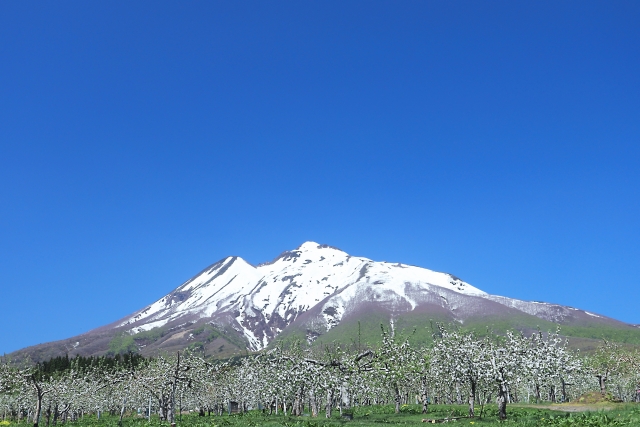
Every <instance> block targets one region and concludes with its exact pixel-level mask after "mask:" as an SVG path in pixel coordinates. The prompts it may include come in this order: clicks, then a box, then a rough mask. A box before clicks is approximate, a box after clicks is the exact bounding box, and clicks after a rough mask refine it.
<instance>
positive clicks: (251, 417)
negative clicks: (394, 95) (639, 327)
mask: <svg viewBox="0 0 640 427" xmlns="http://www.w3.org/2000/svg"><path fill="white" fill-rule="evenodd" d="M420 408H421V407H420V406H419V405H403V406H402V411H401V413H400V414H394V408H393V405H375V406H356V407H354V408H353V415H354V418H353V420H347V419H344V418H341V417H340V415H339V413H338V411H335V412H334V416H333V417H332V418H331V419H325V418H324V415H323V414H322V413H321V414H320V415H319V417H318V418H311V417H309V416H308V414H306V415H305V416H303V417H293V416H283V415H275V414H273V415H269V414H267V413H263V412H261V411H250V412H248V413H245V414H233V415H230V416H229V415H226V414H225V415H223V416H205V417H199V416H197V414H188V415H187V414H185V415H182V417H181V418H180V417H179V418H178V419H177V420H176V421H177V425H178V427H340V426H354V427H374V426H379V425H381V424H384V425H398V426H399V425H416V426H418V425H424V424H423V423H422V422H421V421H422V419H423V418H430V419H444V418H451V417H464V416H465V415H466V413H467V407H466V406H464V405H462V406H459V405H430V407H429V413H428V414H427V415H423V414H421V413H420V412H421V411H420ZM478 409H479V408H478ZM478 412H479V411H478ZM496 415H497V407H496V406H495V405H489V406H488V407H485V408H484V416H483V417H482V418H479V417H476V418H473V419H469V418H461V419H458V420H455V423H454V425H460V426H462V425H464V426H469V427H477V426H486V427H493V426H495V427H498V426H504V425H511V426H514V427H583V426H584V427H609V426H640V409H639V408H638V407H637V405H636V406H635V407H633V406H628V407H626V408H622V409H620V410H618V411H610V412H595V413H594V412H591V413H589V412H585V413H562V412H555V411H549V410H544V409H540V408H536V407H512V408H510V409H509V411H508V415H509V419H508V420H507V421H504V422H499V421H497V420H496ZM447 424H450V423H447ZM11 425H15V426H20V425H22V426H24V425H25V424H24V423H23V424H19V423H18V424H11ZM117 426H118V416H109V415H108V414H106V413H103V416H102V417H101V418H100V420H97V419H96V417H95V416H85V417H84V419H81V420H79V421H77V422H69V423H68V427H117ZM123 427H169V423H167V422H161V421H159V420H158V419H157V418H156V417H152V420H151V422H150V423H149V422H148V421H147V419H146V418H142V417H136V416H127V417H125V418H124V420H123Z"/></svg>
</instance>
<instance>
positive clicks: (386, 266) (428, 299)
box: [16, 242, 640, 359]
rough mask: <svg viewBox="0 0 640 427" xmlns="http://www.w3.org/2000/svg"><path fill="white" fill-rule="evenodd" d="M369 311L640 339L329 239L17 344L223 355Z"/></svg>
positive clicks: (223, 268) (308, 334)
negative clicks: (68, 331) (61, 336)
mask: <svg viewBox="0 0 640 427" xmlns="http://www.w3.org/2000/svg"><path fill="white" fill-rule="evenodd" d="M371 312H375V313H377V314H379V317H380V319H382V320H384V319H386V321H393V319H394V318H401V317H403V316H404V318H415V321H414V322H416V323H417V324H420V322H423V323H424V322H426V321H427V320H426V319H427V318H429V317H434V316H436V317H438V318H440V319H442V320H443V321H447V322H452V323H456V324H458V325H460V326H465V327H471V326H473V325H474V324H476V325H477V324H482V323H483V322H487V321H488V319H498V320H496V321H499V322H502V323H504V322H507V323H508V322H511V323H512V324H513V327H514V328H520V329H523V328H524V329H526V328H531V327H532V326H531V324H533V323H535V322H536V320H535V319H539V322H540V323H542V324H545V325H548V326H549V325H551V324H556V325H563V326H564V327H569V328H573V330H574V331H577V332H575V333H577V334H578V335H579V336H580V335H583V336H582V338H584V339H597V338H598V337H597V336H596V335H597V333H598V330H599V329H598V328H600V329H602V328H604V329H607V328H609V329H611V330H616V331H618V330H621V331H624V334H626V335H624V334H623V335H624V337H626V338H625V339H627V340H629V339H632V340H637V342H638V343H639V344H640V329H639V328H638V327H637V326H634V325H630V324H626V323H624V322H620V321H618V320H615V319H612V318H609V317H606V316H601V315H599V314H595V313H591V312H588V311H585V310H581V309H577V308H573V307H567V306H562V305H559V304H551V303H544V302H537V301H523V300H518V299H514V298H509V297H503V296H499V295H491V294H488V293H486V292H484V291H482V290H480V289H478V288H476V287H474V286H472V285H471V284H469V283H467V282H464V281H463V280H461V279H460V278H458V277H456V276H454V275H452V274H449V273H442V272H437V271H433V270H429V269H426V268H422V267H417V266H411V265H407V264H402V263H390V262H385V261H373V260H370V259H368V258H365V257H356V256H352V255H349V254H348V253H346V252H344V251H342V250H340V249H338V248H336V247H333V246H329V245H321V244H318V243H315V242H305V243H303V244H302V245H300V246H299V247H298V248H296V249H294V250H290V251H284V252H282V253H281V254H280V255H278V256H277V257H276V258H274V259H273V260H272V261H269V262H265V263H261V264H258V265H255V266H254V265H252V264H250V263H249V262H247V261H246V260H244V259H243V258H241V257H239V256H228V257H225V258H222V259H221V260H219V261H217V262H215V263H213V264H211V265H209V266H208V267H206V268H204V269H203V270H201V271H200V272H199V273H198V274H196V275H194V276H193V277H191V278H190V279H189V280H187V281H185V282H184V283H182V284H181V285H180V286H178V287H177V288H175V289H174V290H173V291H171V292H170V293H168V294H167V295H165V296H164V297H162V298H160V299H158V300H156V301H155V302H153V303H151V304H149V305H147V306H145V307H144V308H142V309H140V310H138V311H136V312H134V313H132V314H131V315H127V316H125V317H123V318H122V319H120V320H118V321H116V322H112V323H110V324H108V325H104V326H101V327H99V328H96V329H93V330H91V331H89V332H87V333H85V334H82V335H79V336H77V337H72V338H70V339H68V340H62V341H60V342H56V343H45V344H40V345H38V346H34V347H30V348H27V349H23V350H20V351H18V352H16V353H17V354H21V355H23V356H24V355H26V354H29V355H31V357H32V359H34V358H35V359H39V358H41V357H45V356H44V355H45V354H48V355H60V354H64V353H65V352H66V353H71V354H73V353H75V354H82V355H93V354H95V355H98V354H104V353H106V352H109V351H111V352H118V351H122V350H132V351H140V352H142V353H143V354H154V353H157V352H160V351H173V350H177V349H181V348H184V347H189V346H191V347H194V346H195V348H200V347H198V346H199V345H200V346H201V347H202V350H203V351H204V352H206V351H207V349H208V350H209V352H210V353H212V352H213V353H215V355H217V356H224V355H229V354H236V353H238V352H242V351H247V350H250V351H260V350H262V349H264V348H266V347H267V346H269V345H270V343H272V342H273V341H274V340H275V339H277V338H278V337H279V336H281V335H282V334H283V333H285V335H286V333H291V332H292V331H298V332H299V333H301V334H302V335H304V337H305V338H306V339H307V341H308V342H309V343H310V344H311V343H313V342H314V341H315V340H316V339H318V338H319V337H322V336H325V335H327V336H331V332H332V330H334V329H336V328H338V327H339V326H341V325H342V326H343V327H342V328H339V329H338V330H341V329H345V328H347V329H348V327H347V326H345V325H347V324H348V323H349V322H354V321H358V320H357V318H358V315H359V314H358V313H361V314H360V316H363V315H364V314H368V313H371ZM421 319H423V320H421ZM509 319H511V320H509ZM516 319H520V320H518V321H516ZM343 322H345V323H344V324H343ZM518 322H520V323H518ZM524 324H526V328H525V326H524ZM369 326H371V325H369ZM376 328H377V329H378V330H379V327H378V326H376ZM580 328H582V329H580ZM334 332H335V331H334ZM636 334H637V337H636ZM334 335H335V333H334ZM584 335H588V336H584ZM117 337H119V338H117ZM116 338H117V339H116ZM114 340H115V341H117V342H118V343H120V344H117V345H116V344H114ZM118 340H119V341H118ZM122 343H125V344H126V345H125V344H122ZM119 345H120V346H123V347H122V348H120V347H118V346H119ZM212 350H213V351H212ZM33 355H36V356H35V357H34V356H33Z"/></svg>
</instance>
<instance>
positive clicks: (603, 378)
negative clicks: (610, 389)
mask: <svg viewBox="0 0 640 427" xmlns="http://www.w3.org/2000/svg"><path fill="white" fill-rule="evenodd" d="M596 378H598V383H599V384H600V393H602V395H603V396H604V395H605V394H607V377H606V375H596Z"/></svg>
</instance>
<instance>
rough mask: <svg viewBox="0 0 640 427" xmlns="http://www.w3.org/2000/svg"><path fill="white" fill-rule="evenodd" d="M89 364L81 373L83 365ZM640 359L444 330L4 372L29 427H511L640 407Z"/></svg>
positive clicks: (1, 398) (4, 404)
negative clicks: (404, 420) (245, 416)
mask: <svg viewBox="0 0 640 427" xmlns="http://www.w3.org/2000/svg"><path fill="white" fill-rule="evenodd" d="M80 362H82V363H80ZM639 382H640V355H639V353H638V352H637V351H635V352H629V351H623V350H622V349H621V348H620V347H618V346H617V345H614V344H610V343H606V342H605V343H603V345H602V346H601V347H600V348H599V349H598V350H597V352H596V353H595V354H594V355H592V356H590V357H584V358H582V357H579V355H578V354H577V353H575V352H573V351H571V350H570V349H568V347H567V343H566V341H565V340H563V339H562V338H561V337H560V335H559V334H558V332H556V333H549V334H542V333H540V332H538V333H535V334H533V335H531V336H528V337H527V336H524V335H522V334H518V333H512V332H509V333H507V334H506V335H504V336H498V335H494V334H487V335H486V336H482V337H480V336H477V335H476V334H474V333H472V332H462V331H447V330H445V329H444V328H443V327H437V328H436V331H435V333H434V344H433V345H432V346H429V347H418V346H415V345H411V344H410V342H409V340H408V339H406V337H405V338H403V337H399V336H394V335H393V333H390V332H388V331H385V330H384V329H383V330H382V342H381V344H380V345H378V346H377V347H375V348H365V349H361V348H356V346H352V347H343V346H340V345H337V344H333V345H325V346H322V347H319V346H316V347H312V348H308V347H306V346H303V345H302V344H301V343H300V342H298V341H288V342H281V343H279V344H278V345H276V346H275V347H274V348H273V349H271V350H270V351H266V352H262V353H260V354H256V355H251V356H247V357H244V358H242V359H240V360H236V361H234V362H230V361H226V362H220V361H217V362H216V361H213V362H212V361H208V360H205V359H203V358H202V357H201V356H199V355H197V354H194V353H190V352H185V353H182V354H180V353H178V354H176V355H165V356H159V357H156V358H154V359H147V360H141V359H140V358H131V357H130V358H121V359H120V361H119V362H118V363H113V361H110V362H109V363H107V361H106V359H95V360H93V361H92V362H91V363H87V359H72V360H71V361H70V362H69V366H68V369H64V370H62V371H54V372H46V373H43V371H42V366H36V367H27V368H16V367H13V366H11V365H10V364H8V363H6V361H5V362H4V363H2V364H0V411H2V416H3V419H4V418H7V417H10V418H13V419H17V420H22V419H24V418H28V419H30V420H32V422H33V424H34V426H35V427H37V426H38V425H40V424H44V423H46V425H47V426H50V425H56V424H57V423H63V422H65V421H67V420H75V419H77V418H78V417H82V416H84V415H85V414H87V413H95V414H96V415H97V416H98V417H100V415H101V413H102V412H104V411H108V412H110V413H111V414H119V415H120V420H122V417H123V415H124V414H125V412H126V411H127V410H132V409H133V410H137V411H138V412H143V413H145V414H146V415H147V416H151V414H152V413H156V414H158V415H159V417H160V418H161V419H163V420H167V421H169V422H171V423H175V419H176V413H181V412H182V411H183V410H187V409H188V410H196V411H199V412H200V414H201V415H204V414H205V413H208V414H211V413H212V412H213V413H215V414H218V415H222V414H223V413H224V412H228V411H231V410H232V409H233V410H238V411H246V410H248V409H252V408H253V409H262V410H264V411H266V412H268V413H274V412H275V413H276V414H277V413H279V412H281V413H285V414H291V415H302V414H303V412H304V411H305V408H306V410H307V411H309V412H310V413H311V415H312V416H314V417H315V416H318V415H319V414H320V413H321V412H322V411H324V414H325V416H326V417H330V416H331V414H332V411H334V410H339V411H340V413H341V414H349V413H350V411H351V408H352V407H353V406H355V405H374V404H389V403H393V404H395V410H396V412H399V411H400V407H401V405H402V404H406V403H421V404H422V411H423V412H424V413H426V412H427V411H428V409H429V404H430V403H458V404H463V403H466V404H468V407H469V416H470V417H473V416H475V415H476V412H477V405H480V407H481V409H480V412H481V413H482V411H483V409H484V405H485V404H486V403H488V402H493V401H495V402H497V404H498V414H499V417H500V418H501V419H505V418H506V417H507V404H508V403H510V402H518V401H527V402H530V401H540V400H548V401H552V402H555V401H567V400H569V399H571V398H575V397H577V396H579V395H580V394H582V393H584V392H587V391H590V390H594V389H596V390H600V392H601V393H603V394H607V393H611V392H613V393H614V394H615V396H616V397H617V398H619V399H621V400H627V401H628V400H637V399H638V398H639V397H640V396H639V395H638V389H639V388H640V385H639Z"/></svg>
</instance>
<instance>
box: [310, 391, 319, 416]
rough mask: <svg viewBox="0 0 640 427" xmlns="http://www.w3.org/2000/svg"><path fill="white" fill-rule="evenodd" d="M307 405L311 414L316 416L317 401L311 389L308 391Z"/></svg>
mask: <svg viewBox="0 0 640 427" xmlns="http://www.w3.org/2000/svg"><path fill="white" fill-rule="evenodd" d="M309 406H310V409H311V416H312V417H314V418H316V417H317V416H318V402H317V401H316V394H315V393H314V392H313V391H310V392H309Z"/></svg>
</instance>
